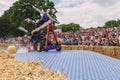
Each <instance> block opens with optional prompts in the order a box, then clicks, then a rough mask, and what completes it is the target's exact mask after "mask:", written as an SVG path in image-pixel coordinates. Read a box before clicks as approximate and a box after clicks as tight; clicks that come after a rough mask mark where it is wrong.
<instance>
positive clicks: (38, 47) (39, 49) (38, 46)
mask: <svg viewBox="0 0 120 80" xmlns="http://www.w3.org/2000/svg"><path fill="white" fill-rule="evenodd" d="M36 50H37V51H38V52H41V51H42V45H41V44H40V43H38V44H37V45H36Z"/></svg>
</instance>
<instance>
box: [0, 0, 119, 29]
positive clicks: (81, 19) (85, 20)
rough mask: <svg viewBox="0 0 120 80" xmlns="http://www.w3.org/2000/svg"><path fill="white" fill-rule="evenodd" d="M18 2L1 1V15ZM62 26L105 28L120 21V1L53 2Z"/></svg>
mask: <svg viewBox="0 0 120 80" xmlns="http://www.w3.org/2000/svg"><path fill="white" fill-rule="evenodd" d="M15 1H16V0H0V15H2V14H3V12H4V11H5V10H7V9H9V7H10V6H12V3H13V2H15ZM52 1H53V2H54V3H55V8H56V9H57V11H58V13H57V14H56V15H57V18H58V21H59V22H60V24H69V23H71V22H74V23H76V24H80V26H82V27H83V28H89V27H97V26H103V25H104V24H105V22H107V21H108V20H117V19H120V15H119V14H120V9H119V5H120V0H52Z"/></svg>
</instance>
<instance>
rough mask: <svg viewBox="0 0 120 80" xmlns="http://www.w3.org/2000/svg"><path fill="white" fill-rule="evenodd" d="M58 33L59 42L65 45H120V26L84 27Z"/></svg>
mask: <svg viewBox="0 0 120 80" xmlns="http://www.w3.org/2000/svg"><path fill="white" fill-rule="evenodd" d="M57 35H58V38H59V42H60V43H62V44H65V45H87V46H90V45H92V46H120V27H113V28H93V29H83V30H80V31H77V32H65V33H57Z"/></svg>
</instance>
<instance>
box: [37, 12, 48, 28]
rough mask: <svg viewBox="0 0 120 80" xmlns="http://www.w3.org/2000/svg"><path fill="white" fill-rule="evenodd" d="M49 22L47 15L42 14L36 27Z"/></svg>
mask: <svg viewBox="0 0 120 80" xmlns="http://www.w3.org/2000/svg"><path fill="white" fill-rule="evenodd" d="M48 20H49V17H48V15H47V13H46V12H44V13H43V14H42V16H41V19H40V21H39V22H38V23H37V27H39V26H40V25H42V24H44V22H47V21H48Z"/></svg>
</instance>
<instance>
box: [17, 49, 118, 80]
mask: <svg viewBox="0 0 120 80" xmlns="http://www.w3.org/2000/svg"><path fill="white" fill-rule="evenodd" d="M15 56H16V58H18V59H20V60H29V61H43V62H44V64H43V67H44V68H48V67H50V69H51V70H54V71H56V72H57V71H60V72H64V73H65V74H66V77H68V78H69V79H70V80H120V60H117V59H114V58H111V57H108V56H105V55H102V54H99V53H96V52H91V51H84V50H63V51H61V52H56V51H54V50H53V51H48V52H40V53H39V52H31V53H22V54H15Z"/></svg>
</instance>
